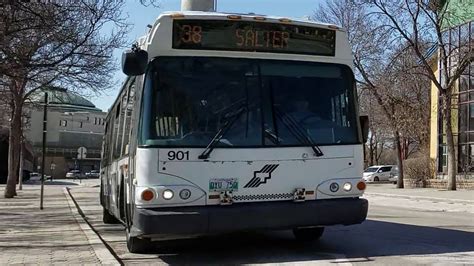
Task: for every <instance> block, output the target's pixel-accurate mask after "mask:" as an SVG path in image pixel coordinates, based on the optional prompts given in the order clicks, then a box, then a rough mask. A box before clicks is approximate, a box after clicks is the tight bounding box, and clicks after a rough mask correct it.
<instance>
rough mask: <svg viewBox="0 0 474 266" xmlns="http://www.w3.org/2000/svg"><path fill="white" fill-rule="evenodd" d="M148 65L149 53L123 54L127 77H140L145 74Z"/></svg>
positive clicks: (124, 69) (123, 69) (140, 51)
mask: <svg viewBox="0 0 474 266" xmlns="http://www.w3.org/2000/svg"><path fill="white" fill-rule="evenodd" d="M147 64H148V52H147V51H144V50H127V51H125V52H123V54H122V71H123V73H125V75H127V76H139V75H142V74H143V73H145V70H146V66H147Z"/></svg>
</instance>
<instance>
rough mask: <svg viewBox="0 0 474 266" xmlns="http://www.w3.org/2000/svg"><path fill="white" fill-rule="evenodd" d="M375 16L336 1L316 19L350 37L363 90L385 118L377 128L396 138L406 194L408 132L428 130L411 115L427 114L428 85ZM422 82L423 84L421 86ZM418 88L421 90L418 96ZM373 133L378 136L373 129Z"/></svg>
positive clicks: (422, 120) (362, 6)
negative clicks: (342, 29)
mask: <svg viewBox="0 0 474 266" xmlns="http://www.w3.org/2000/svg"><path fill="white" fill-rule="evenodd" d="M372 13H373V11H372V9H371V6H370V5H367V4H362V3H360V2H357V1H348V0H332V1H329V2H328V3H326V4H324V5H320V6H319V8H318V9H317V10H316V12H315V15H314V18H315V19H317V20H322V21H325V22H330V23H335V24H339V25H342V26H343V27H344V28H345V29H346V30H347V31H348V36H349V42H350V44H351V46H352V50H353V54H354V65H355V68H356V78H357V80H358V83H359V87H360V88H361V89H362V90H366V91H369V92H370V95H371V99H372V97H373V100H374V102H375V103H371V106H378V108H379V110H380V111H379V112H376V114H383V119H381V118H380V116H379V117H375V118H376V120H378V121H377V122H376V126H378V127H385V128H388V129H390V130H391V132H392V135H393V139H394V141H393V143H394V145H395V149H396V154H397V164H398V168H399V179H398V184H397V187H399V188H403V187H404V183H403V160H404V159H406V157H408V154H409V147H408V146H409V145H408V144H410V143H413V142H414V139H413V137H411V135H412V132H410V131H413V128H418V129H422V130H421V131H426V129H427V125H428V118H427V116H426V115H424V116H423V115H422V116H419V117H417V118H416V121H415V119H414V118H413V112H423V111H424V110H425V109H426V108H427V106H428V101H427V99H428V97H426V98H423V97H422V96H427V95H429V81H427V79H426V78H425V79H423V78H421V79H420V77H419V75H418V74H417V73H416V71H414V69H418V63H417V58H416V57H414V56H413V52H412V50H411V49H409V48H410V47H409V46H408V45H407V44H403V43H396V42H393V38H394V37H393V35H394V34H393V31H392V30H391V29H387V28H386V27H384V25H381V24H380V21H379V20H377V19H374V18H372V17H371V14H372ZM371 18H372V19H371ZM420 46H421V44H420ZM424 47H425V49H426V47H427V46H426V45H425V46H424ZM420 49H421V48H420ZM407 81H410V82H407ZM412 81H416V82H413V83H412ZM423 82H425V84H424V85H423V86H419V85H420V84H423ZM414 86H418V87H416V90H414ZM423 93H424V94H423ZM414 100H416V101H414ZM371 113H373V112H371ZM417 123H418V125H417ZM414 125H417V126H415V127H414ZM372 133H374V134H377V132H376V130H375V129H373V130H372ZM415 135H418V136H422V135H423V134H415ZM418 142H422V141H418ZM375 147H377V146H375Z"/></svg>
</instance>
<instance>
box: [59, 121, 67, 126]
mask: <svg viewBox="0 0 474 266" xmlns="http://www.w3.org/2000/svg"><path fill="white" fill-rule="evenodd" d="M59 125H60V126H62V127H67V120H59Z"/></svg>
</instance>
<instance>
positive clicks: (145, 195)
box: [142, 189, 155, 201]
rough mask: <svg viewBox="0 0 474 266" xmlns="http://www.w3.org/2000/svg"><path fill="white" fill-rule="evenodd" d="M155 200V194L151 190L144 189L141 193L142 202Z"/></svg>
mask: <svg viewBox="0 0 474 266" xmlns="http://www.w3.org/2000/svg"><path fill="white" fill-rule="evenodd" d="M154 198H155V193H154V192H153V191H152V190H151V189H145V190H143V191H142V200H144V201H150V200H152V199H154Z"/></svg>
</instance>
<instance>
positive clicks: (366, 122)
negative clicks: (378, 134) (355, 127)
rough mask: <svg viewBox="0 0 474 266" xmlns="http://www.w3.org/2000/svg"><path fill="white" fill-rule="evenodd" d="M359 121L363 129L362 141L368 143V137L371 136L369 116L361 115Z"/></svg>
mask: <svg viewBox="0 0 474 266" xmlns="http://www.w3.org/2000/svg"><path fill="white" fill-rule="evenodd" d="M359 121H360V127H361V129H362V141H363V143H366V142H367V139H368V138H369V116H367V115H361V116H360V117H359Z"/></svg>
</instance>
